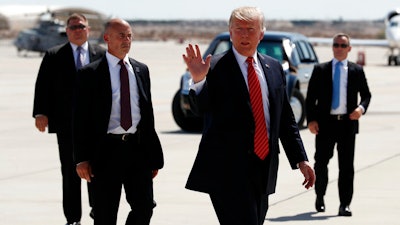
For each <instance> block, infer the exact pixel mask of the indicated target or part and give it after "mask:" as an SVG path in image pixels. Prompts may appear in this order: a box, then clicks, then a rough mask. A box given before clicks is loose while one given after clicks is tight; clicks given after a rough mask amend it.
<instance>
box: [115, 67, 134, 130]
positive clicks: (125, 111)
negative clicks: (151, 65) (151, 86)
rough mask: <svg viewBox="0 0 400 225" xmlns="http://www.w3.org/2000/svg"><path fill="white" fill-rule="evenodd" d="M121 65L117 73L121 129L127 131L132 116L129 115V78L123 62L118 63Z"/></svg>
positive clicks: (130, 124)
mask: <svg viewBox="0 0 400 225" xmlns="http://www.w3.org/2000/svg"><path fill="white" fill-rule="evenodd" d="M118 64H119V65H121V69H120V71H119V74H120V82H121V89H120V95H121V100H120V104H121V121H120V122H121V127H122V128H124V130H128V129H129V128H130V127H131V126H132V115H131V98H130V93H129V77H128V70H126V67H125V63H124V61H123V60H121V61H119V62H118Z"/></svg>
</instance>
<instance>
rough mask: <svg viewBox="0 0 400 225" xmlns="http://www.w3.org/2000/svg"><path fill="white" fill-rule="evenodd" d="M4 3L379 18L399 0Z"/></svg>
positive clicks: (162, 12) (168, 14)
mask: <svg viewBox="0 0 400 225" xmlns="http://www.w3.org/2000/svg"><path fill="white" fill-rule="evenodd" d="M5 4H30V5H32V4H37V5H59V6H80V7H85V8H90V9H95V10H99V11H101V12H103V13H105V14H106V15H110V16H116V17H121V18H124V19H168V20H169V19H225V20H227V19H228V17H229V15H230V12H231V11H232V9H234V8H236V7H239V6H244V5H249V6H258V7H260V8H261V9H262V10H263V12H264V13H265V16H266V18H267V19H284V20H289V19H319V20H321V19H322V20H325V19H326V20H332V19H340V18H341V19H344V20H358V19H368V20H374V19H382V18H384V17H385V16H386V14H387V13H388V12H389V11H391V10H394V9H396V8H400V1H398V0H335V1H324V0H275V1H271V0H257V1H256V0H246V1H244V0H242V1H239V0H197V1H191V0H136V1H135V0H130V1H129V0H0V7H1V5H5Z"/></svg>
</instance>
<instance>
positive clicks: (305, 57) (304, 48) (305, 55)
mask: <svg viewBox="0 0 400 225" xmlns="http://www.w3.org/2000/svg"><path fill="white" fill-rule="evenodd" d="M296 45H297V51H298V53H299V56H300V61H301V62H316V60H317V59H316V57H315V53H314V51H313V50H312V48H311V46H310V45H309V44H308V43H307V42H305V41H299V42H297V43H296Z"/></svg>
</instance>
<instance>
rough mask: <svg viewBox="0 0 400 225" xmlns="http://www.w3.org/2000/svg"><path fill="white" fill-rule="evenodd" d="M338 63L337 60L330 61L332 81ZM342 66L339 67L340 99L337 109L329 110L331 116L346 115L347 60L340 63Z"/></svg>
mask: <svg viewBox="0 0 400 225" xmlns="http://www.w3.org/2000/svg"><path fill="white" fill-rule="evenodd" d="M338 62H339V61H338V60H337V59H335V58H334V59H333V60H332V81H333V76H334V73H335V66H336V63H338ZM341 62H342V66H341V67H340V92H339V93H340V95H339V96H340V97H339V107H337V108H336V109H333V108H331V114H332V115H337V114H346V113H347V77H348V74H347V72H348V67H347V59H345V60H343V61H341Z"/></svg>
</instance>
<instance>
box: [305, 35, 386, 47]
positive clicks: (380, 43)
mask: <svg viewBox="0 0 400 225" xmlns="http://www.w3.org/2000/svg"><path fill="white" fill-rule="evenodd" d="M308 39H309V40H310V42H311V43H312V44H313V45H331V44H332V38H321V37H309V38H308ZM350 44H351V45H352V46H375V47H386V48H388V47H389V41H388V40H387V39H350Z"/></svg>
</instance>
